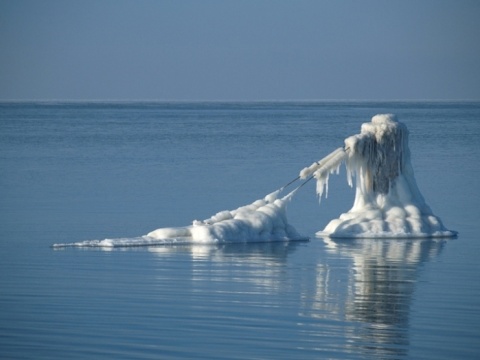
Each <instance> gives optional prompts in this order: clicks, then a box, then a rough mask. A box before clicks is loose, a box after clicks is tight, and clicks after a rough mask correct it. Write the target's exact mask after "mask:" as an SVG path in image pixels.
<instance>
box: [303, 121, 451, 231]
mask: <svg viewBox="0 0 480 360" xmlns="http://www.w3.org/2000/svg"><path fill="white" fill-rule="evenodd" d="M342 162H345V165H346V168H347V178H348V183H349V185H350V186H353V181H352V178H353V177H355V180H356V194H355V201H354V204H353V207H352V208H351V209H350V210H349V211H348V212H347V213H344V214H341V215H340V217H339V218H338V219H334V220H332V221H330V223H329V224H328V225H327V226H326V227H325V229H324V230H323V231H321V232H319V233H317V235H327V236H330V237H339V238H341V237H346V238H348V237H363V238H377V237H380V238H402V237H452V236H455V235H456V232H454V231H450V230H447V229H446V228H445V227H444V226H443V224H442V221H441V220H440V219H439V218H438V217H437V216H435V215H434V214H433V213H432V210H431V209H430V207H429V206H428V205H427V204H426V202H425V200H424V198H423V196H422V194H421V193H420V190H419V189H418V186H417V183H416V181H415V177H414V173H413V168H412V165H411V162H410V150H409V148H408V130H407V127H406V126H405V125H404V124H402V123H400V122H398V121H397V120H396V117H395V115H392V114H381V115H376V116H374V117H373V118H372V121H371V122H370V123H365V124H363V125H362V127H361V133H360V134H358V135H354V136H351V137H349V138H347V139H346V140H345V148H339V149H337V150H335V151H334V152H333V153H331V154H330V155H328V156H327V157H325V158H324V159H322V160H321V161H319V162H315V163H313V164H312V165H311V166H310V167H308V168H305V169H303V170H302V171H301V172H300V177H301V178H306V177H307V176H309V175H311V174H313V176H314V177H315V178H316V179H317V193H318V194H319V195H320V196H321V195H322V193H323V190H324V187H327V190H328V177H329V174H330V173H332V172H334V171H337V172H338V169H339V167H340V165H341V164H342Z"/></svg>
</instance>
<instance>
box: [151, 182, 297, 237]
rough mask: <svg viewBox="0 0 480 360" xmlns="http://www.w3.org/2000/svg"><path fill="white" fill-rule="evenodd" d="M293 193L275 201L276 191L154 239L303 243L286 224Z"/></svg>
mask: <svg viewBox="0 0 480 360" xmlns="http://www.w3.org/2000/svg"><path fill="white" fill-rule="evenodd" d="M293 193H294V192H291V193H290V194H288V195H286V196H285V197H283V198H281V199H278V198H277V196H278V191H276V192H274V193H271V194H269V195H267V196H266V197H265V198H264V199H260V200H257V201H254V202H253V203H251V204H250V205H246V206H242V207H239V208H238V209H236V210H230V211H229V210H224V211H221V212H219V213H217V214H216V215H214V216H212V217H211V218H209V219H206V220H203V221H198V220H195V221H194V222H193V224H192V225H191V226H186V227H176V228H161V229H157V230H155V231H152V232H150V233H149V234H147V236H148V237H149V238H153V239H172V238H189V239H191V241H192V242H194V243H218V242H259V241H283V240H305V239H306V237H304V236H301V235H299V234H298V232H297V231H296V230H295V228H294V227H293V226H292V225H290V224H289V223H288V221H287V215H286V204H287V202H288V201H289V200H290V199H291V197H292V195H293Z"/></svg>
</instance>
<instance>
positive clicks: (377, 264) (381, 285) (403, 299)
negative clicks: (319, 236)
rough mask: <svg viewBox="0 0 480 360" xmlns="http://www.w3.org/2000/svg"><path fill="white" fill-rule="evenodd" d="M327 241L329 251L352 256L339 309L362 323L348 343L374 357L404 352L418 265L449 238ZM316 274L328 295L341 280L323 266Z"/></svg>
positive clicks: (426, 259) (437, 250) (344, 314)
mask: <svg viewBox="0 0 480 360" xmlns="http://www.w3.org/2000/svg"><path fill="white" fill-rule="evenodd" d="M324 241H325V243H326V245H327V251H328V252H329V253H331V254H332V255H337V256H341V257H347V258H351V259H352V261H353V264H352V270H353V271H351V272H350V276H349V279H348V284H347V285H346V287H347V289H346V290H347V292H346V295H345V299H343V300H341V301H340V303H343V304H342V305H341V306H344V309H342V310H343V311H341V312H340V313H341V316H342V317H344V318H345V320H348V321H350V322H360V323H361V324H363V326H361V327H358V328H356V329H352V330H350V331H352V334H351V337H352V341H351V342H350V345H349V346H351V347H352V350H355V351H358V350H360V351H362V352H364V353H366V354H368V355H370V356H373V355H374V357H375V358H387V357H388V358H390V357H391V356H400V355H406V354H405V353H404V352H405V349H407V348H408V343H409V337H408V326H409V316H410V307H411V301H412V296H413V293H414V291H415V285H416V283H417V278H418V272H419V269H420V267H421V265H422V263H424V262H426V261H428V260H430V259H432V258H434V257H436V256H437V255H438V254H439V253H440V251H441V250H442V248H443V245H444V244H445V241H444V240H433V239H423V240H421V239H383V240H382V239H358V240H341V239H331V238H328V237H325V238H324ZM318 276H319V278H320V279H319V280H318V282H319V283H322V284H323V285H322V286H323V290H322V294H325V295H324V296H328V294H329V292H330V291H332V287H335V286H338V284H337V283H336V281H335V280H336V278H335V276H334V275H333V274H331V277H332V278H329V277H328V274H327V273H326V272H325V271H324V270H322V271H321V272H318ZM344 286H345V285H344ZM319 301H320V302H319V303H327V301H325V300H324V299H319ZM392 344H396V345H398V346H394V345H392Z"/></svg>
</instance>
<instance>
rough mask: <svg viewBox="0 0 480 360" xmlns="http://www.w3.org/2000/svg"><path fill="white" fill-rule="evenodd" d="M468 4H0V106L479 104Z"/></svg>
mask: <svg viewBox="0 0 480 360" xmlns="http://www.w3.org/2000/svg"><path fill="white" fill-rule="evenodd" d="M479 19H480V1H478V0H450V1H445V0H421V1H420V0H402V1H396V0H389V1H387V0H381V1H380V0H362V1H359V0H351V1H350V0H312V1H309V0H291V1H289V0H237V1H230V0H172V1H167V0H158V1H149V0H136V1H125V0H95V1H92V0H78V1H73V0H58V1H52V0H42V1H38V0H34V1H28V0H0V100H163V101H189V100H198V101H229V100H239V101H261V100H442V99H451V100H480V20H479Z"/></svg>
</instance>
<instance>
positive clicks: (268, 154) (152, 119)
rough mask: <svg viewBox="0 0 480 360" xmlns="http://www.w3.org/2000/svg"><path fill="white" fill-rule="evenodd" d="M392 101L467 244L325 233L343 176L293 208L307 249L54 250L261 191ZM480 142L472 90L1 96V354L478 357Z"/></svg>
mask: <svg viewBox="0 0 480 360" xmlns="http://www.w3.org/2000/svg"><path fill="white" fill-rule="evenodd" d="M385 112H392V113H395V114H397V116H398V117H399V119H400V121H402V122H404V123H405V124H406V125H407V127H408V128H409V130H410V149H411V152H412V162H413V167H414V170H415V175H416V179H417V183H418V185H419V188H420V190H421V191H422V193H423V195H424V197H425V198H426V201H427V203H428V204H429V205H430V206H431V208H432V210H433V211H434V213H435V214H436V215H438V216H439V217H440V218H441V219H442V220H443V222H444V224H445V226H446V227H447V228H449V229H452V230H456V231H458V232H459V236H458V238H457V239H450V240H426V239H423V240H349V241H345V240H344V241H341V240H336V241H332V240H328V239H322V238H316V237H315V235H314V234H315V232H316V231H318V230H321V229H323V227H324V226H325V225H326V224H327V223H328V221H329V220H330V219H332V218H334V217H337V216H338V215H339V213H341V212H344V211H347V210H348V209H349V208H350V207H351V205H352V202H353V196H354V191H353V190H352V189H350V188H349V187H348V185H347V183H346V176H345V172H344V171H343V170H342V171H341V173H340V174H339V175H338V176H332V177H331V179H330V186H329V194H328V198H327V199H323V200H322V202H321V204H320V205H319V203H318V199H317V198H316V196H315V189H314V184H313V183H312V184H308V185H307V186H305V187H304V188H302V189H301V190H300V191H299V193H298V194H297V195H296V196H295V197H294V199H293V200H292V203H291V204H289V207H288V217H289V221H290V223H291V224H292V225H294V226H295V228H296V229H297V231H298V232H300V233H301V234H304V235H307V236H309V237H310V241H308V242H292V243H270V244H269V243H266V244H236V245H235V244H231V245H228V244H227V245H221V246H220V245H219V246H200V245H191V246H168V247H142V248H128V249H125V248H124V249H113V250H112V249H111V250H110V251H106V250H105V249H103V250H102V249H78V248H68V249H64V250H54V249H52V248H51V247H50V246H51V245H52V244H54V243H69V242H77V241H83V240H92V239H104V238H119V237H136V236H141V235H144V234H146V233H148V232H149V231H151V230H154V229H156V228H159V227H166V226H184V225H189V224H191V222H192V220H194V219H205V218H208V217H210V216H211V215H213V214H215V213H216V212H218V211H220V210H225V209H234V208H237V207H238V206H241V205H245V204H248V203H251V202H252V201H253V200H255V199H258V198H261V197H263V196H264V195H266V194H267V193H269V192H271V191H273V190H275V189H277V188H279V187H280V186H282V185H284V184H286V183H287V182H288V181H290V180H291V179H293V178H295V177H296V176H297V174H298V171H299V170H300V169H302V168H303V167H305V166H308V165H310V164H311V163H312V162H313V161H315V160H318V159H320V158H322V157H323V156H325V155H326V154H328V153H329V152H331V151H332V150H334V149H335V148H337V147H339V146H342V145H343V139H344V138H346V137H348V136H350V135H353V134H356V133H358V132H359V131H360V125H361V124H362V123H363V122H368V121H369V120H370V118H371V117H372V116H373V115H375V114H377V113H385ZM479 138H480V103H471V102H285V103H69V104H63V103H58V104H57V103H0V189H1V190H0V358H2V359H65V358H69V359H85V358H95V359H191V358H198V359H294V358H296V359H324V358H329V359H477V358H478V357H479V356H480V341H478V340H479V338H480V326H479V325H478V324H479V323H480V301H479V299H480V282H479V281H478V274H479V273H480V262H479V261H478V256H479V255H480V238H479V234H480V222H479V221H478V219H479V215H480V211H479V204H480V190H479V185H478V184H479V179H480V162H479V161H478V159H479V158H480V146H479V142H478V139H479Z"/></svg>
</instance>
